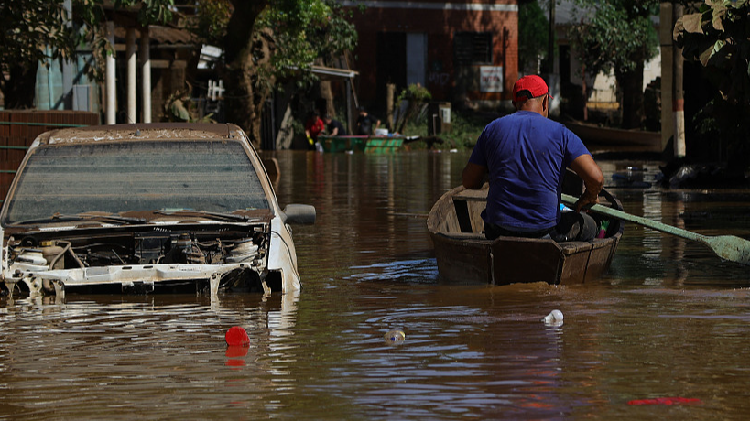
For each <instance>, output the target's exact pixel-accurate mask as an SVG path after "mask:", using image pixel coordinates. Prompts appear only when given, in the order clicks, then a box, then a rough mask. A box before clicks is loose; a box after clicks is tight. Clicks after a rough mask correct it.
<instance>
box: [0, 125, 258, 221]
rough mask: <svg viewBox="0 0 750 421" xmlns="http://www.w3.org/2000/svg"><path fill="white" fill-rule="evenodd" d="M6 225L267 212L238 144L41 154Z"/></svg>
mask: <svg viewBox="0 0 750 421" xmlns="http://www.w3.org/2000/svg"><path fill="white" fill-rule="evenodd" d="M17 177H18V183H17V187H16V190H15V192H14V193H13V195H12V196H11V197H9V200H8V203H6V206H7V214H6V215H7V216H6V220H5V223H6V224H12V223H17V222H23V221H28V220H34V219H44V218H50V217H51V216H53V215H55V214H63V215H75V214H78V213H80V212H97V211H101V212H111V213H118V212H124V211H159V210H160V211H176V210H195V211H207V212H232V211H235V210H252V209H268V207H269V205H268V200H267V198H266V194H265V192H264V190H263V185H262V184H261V182H260V180H259V179H258V176H257V175H256V173H255V168H254V167H253V164H252V161H251V160H250V158H249V157H248V156H247V153H246V152H245V149H244V147H243V145H242V144H240V143H239V142H233V141H226V140H224V141H208V140H195V141H193V140H190V141H168V142H165V141H162V142H148V141H143V142H122V143H100V144H79V145H59V146H57V145H51V146H41V147H39V148H38V149H37V150H36V152H35V153H34V154H32V155H31V156H30V157H29V160H28V162H27V164H26V167H25V169H23V171H22V172H20V173H19V174H18V176H17Z"/></svg>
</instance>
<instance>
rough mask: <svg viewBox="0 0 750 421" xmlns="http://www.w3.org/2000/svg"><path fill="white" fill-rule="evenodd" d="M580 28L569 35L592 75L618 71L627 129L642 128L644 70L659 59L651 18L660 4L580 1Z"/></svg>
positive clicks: (629, 0)
mask: <svg viewBox="0 0 750 421" xmlns="http://www.w3.org/2000/svg"><path fill="white" fill-rule="evenodd" d="M576 3H577V5H578V14H579V16H577V20H578V22H579V23H578V24H576V25H573V26H572V27H571V28H570V31H569V34H568V35H569V37H570V39H571V42H572V43H573V45H574V46H575V48H576V51H578V52H580V53H581V57H580V58H581V60H582V63H583V64H584V66H585V68H586V71H587V72H588V74H590V75H596V74H597V73H598V72H600V71H602V72H605V73H609V72H610V71H611V70H614V74H615V79H616V80H617V83H618V85H619V87H620V91H621V92H622V95H623V99H622V107H623V110H622V111H623V122H622V124H623V126H624V127H626V128H635V127H640V125H641V123H642V121H643V117H644V115H643V112H644V111H643V70H644V64H645V62H646V61H647V60H650V59H652V58H654V57H656V54H657V52H658V45H659V42H658V34H657V33H656V29H655V28H654V25H653V24H652V22H651V16H653V15H657V14H658V6H659V2H658V1H657V0H601V1H599V0H577V2H576Z"/></svg>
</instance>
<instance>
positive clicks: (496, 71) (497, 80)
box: [479, 66, 505, 92]
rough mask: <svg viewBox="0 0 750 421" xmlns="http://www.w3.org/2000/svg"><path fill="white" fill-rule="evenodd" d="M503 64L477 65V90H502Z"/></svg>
mask: <svg viewBox="0 0 750 421" xmlns="http://www.w3.org/2000/svg"><path fill="white" fill-rule="evenodd" d="M504 82H505V81H504V79H503V66H480V67H479V91H480V92H503V85H504Z"/></svg>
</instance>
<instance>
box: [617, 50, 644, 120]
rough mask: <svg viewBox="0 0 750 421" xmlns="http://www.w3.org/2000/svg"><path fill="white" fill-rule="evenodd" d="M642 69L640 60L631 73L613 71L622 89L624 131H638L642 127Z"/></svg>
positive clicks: (642, 65)
mask: <svg viewBox="0 0 750 421" xmlns="http://www.w3.org/2000/svg"><path fill="white" fill-rule="evenodd" d="M643 68H644V64H643V60H640V61H638V64H637V65H636V66H635V69H633V70H632V71H626V72H621V71H615V78H616V79H617V83H618V85H620V87H621V88H622V127H623V128H624V129H638V128H641V127H642V125H643V121H644V106H643Z"/></svg>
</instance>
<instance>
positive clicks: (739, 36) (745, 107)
mask: <svg viewBox="0 0 750 421" xmlns="http://www.w3.org/2000/svg"><path fill="white" fill-rule="evenodd" d="M673 36H674V39H675V41H676V42H677V45H678V46H679V47H680V48H682V55H683V57H685V59H686V60H693V61H700V63H701V65H702V66H703V69H704V75H705V76H706V78H707V79H708V80H709V81H710V83H712V84H713V85H714V86H715V87H716V88H717V91H716V96H715V97H714V99H713V100H712V101H711V102H710V103H709V104H708V105H707V107H706V108H705V109H704V110H703V112H704V114H705V115H706V116H708V117H709V118H712V119H713V120H714V121H715V122H716V128H717V129H718V131H719V134H720V138H721V139H723V140H724V141H725V142H726V143H727V144H728V146H727V148H728V154H727V155H728V156H729V164H730V166H731V167H733V168H735V169H739V170H742V169H744V168H745V167H747V165H748V163H750V125H748V123H747V117H748V115H750V2H748V1H747V0H739V1H737V2H731V1H715V0H714V1H709V2H706V3H705V4H703V5H701V7H700V9H699V11H698V13H691V14H686V15H684V16H683V17H681V18H680V19H679V20H678V21H677V24H676V25H675V28H674V33H673Z"/></svg>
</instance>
